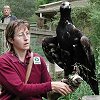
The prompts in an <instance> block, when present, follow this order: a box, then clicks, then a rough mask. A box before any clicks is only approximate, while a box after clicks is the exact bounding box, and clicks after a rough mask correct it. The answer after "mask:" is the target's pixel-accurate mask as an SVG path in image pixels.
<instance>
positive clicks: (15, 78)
mask: <svg viewBox="0 0 100 100" xmlns="http://www.w3.org/2000/svg"><path fill="white" fill-rule="evenodd" d="M33 55H34V59H33V66H32V70H31V75H30V77H29V80H28V82H27V84H25V83H24V82H25V74H26V71H27V63H26V62H27V61H28V60H29V58H30V53H27V55H26V58H25V63H22V62H21V61H19V59H18V57H16V56H15V55H14V54H13V53H11V52H7V53H5V54H3V55H1V56H0V83H1V85H2V94H1V95H0V100H14V99H13V98H14V96H15V95H17V96H19V97H20V98H21V99H20V100H42V96H43V95H44V94H46V93H47V92H48V91H50V90H51V78H50V76H49V73H48V71H47V67H46V64H45V61H44V59H43V58H42V57H41V56H40V55H38V54H37V53H34V54H33Z"/></svg>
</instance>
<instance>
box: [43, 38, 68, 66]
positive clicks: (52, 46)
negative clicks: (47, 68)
mask: <svg viewBox="0 0 100 100" xmlns="http://www.w3.org/2000/svg"><path fill="white" fill-rule="evenodd" d="M42 49H43V51H44V54H45V56H46V58H47V59H48V61H49V62H50V63H53V64H54V63H56V64H57V65H58V66H59V67H61V68H64V66H65V64H64V61H63V57H62V54H63V56H64V55H66V54H67V52H66V51H63V50H61V49H60V47H59V45H58V42H57V37H46V38H44V40H43V41H42Z"/></svg>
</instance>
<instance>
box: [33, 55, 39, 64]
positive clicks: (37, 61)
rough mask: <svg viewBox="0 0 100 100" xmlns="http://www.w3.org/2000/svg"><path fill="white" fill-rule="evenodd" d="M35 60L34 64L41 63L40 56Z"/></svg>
mask: <svg viewBox="0 0 100 100" xmlns="http://www.w3.org/2000/svg"><path fill="white" fill-rule="evenodd" d="M33 61H34V64H41V60H40V57H34V58H33Z"/></svg>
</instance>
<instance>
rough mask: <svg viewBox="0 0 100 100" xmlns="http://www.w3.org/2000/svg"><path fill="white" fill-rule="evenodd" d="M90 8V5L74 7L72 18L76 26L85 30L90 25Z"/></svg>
mask: <svg viewBox="0 0 100 100" xmlns="http://www.w3.org/2000/svg"><path fill="white" fill-rule="evenodd" d="M89 12H90V9H89V8H88V7H79V8H74V9H72V15H71V16H72V20H73V23H74V25H75V26H76V27H78V28H80V29H82V30H84V28H85V27H89V26H90V21H89V19H90V15H89Z"/></svg>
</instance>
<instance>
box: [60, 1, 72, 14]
mask: <svg viewBox="0 0 100 100" xmlns="http://www.w3.org/2000/svg"><path fill="white" fill-rule="evenodd" d="M60 12H61V13H68V14H70V12H71V4H70V3H69V2H67V1H65V2H62V4H61V5H60Z"/></svg>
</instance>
